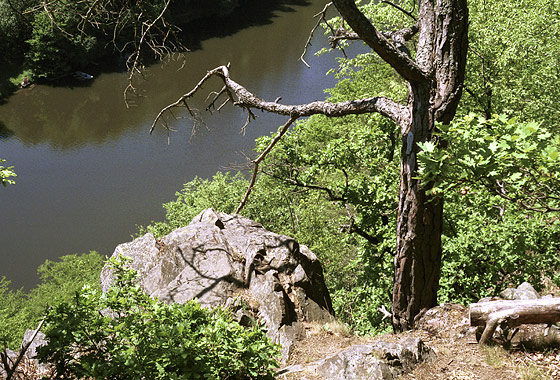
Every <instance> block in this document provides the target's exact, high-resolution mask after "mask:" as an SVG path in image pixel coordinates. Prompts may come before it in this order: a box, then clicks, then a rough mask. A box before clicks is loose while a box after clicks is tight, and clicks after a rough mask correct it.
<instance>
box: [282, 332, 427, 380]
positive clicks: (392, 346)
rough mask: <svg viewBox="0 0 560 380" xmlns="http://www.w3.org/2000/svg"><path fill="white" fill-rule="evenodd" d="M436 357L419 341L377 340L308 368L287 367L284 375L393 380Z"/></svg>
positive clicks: (346, 379) (322, 360) (317, 362)
mask: <svg viewBox="0 0 560 380" xmlns="http://www.w3.org/2000/svg"><path fill="white" fill-rule="evenodd" d="M433 358H435V353H434V351H433V350H432V349H431V348H429V347H427V346H426V345H424V344H423V343H422V341H421V340H420V339H417V338H408V339H403V340H401V341H399V342H397V343H395V342H384V341H378V342H374V343H367V344H360V345H354V346H351V347H349V348H347V349H345V350H343V351H340V352H338V353H336V354H333V355H331V356H329V357H327V358H325V359H321V360H318V361H315V362H312V363H309V364H306V365H296V366H292V367H287V368H285V369H283V370H282V371H281V374H285V375H293V374H297V375H299V376H298V377H301V378H304V377H305V376H306V375H309V376H313V377H317V376H320V377H321V378H322V379H325V380H348V379H352V380H392V379H396V378H397V377H399V376H400V375H402V374H403V373H408V372H410V371H412V370H413V369H414V368H415V367H416V366H417V365H418V364H419V363H421V362H424V361H429V360H432V359H433Z"/></svg>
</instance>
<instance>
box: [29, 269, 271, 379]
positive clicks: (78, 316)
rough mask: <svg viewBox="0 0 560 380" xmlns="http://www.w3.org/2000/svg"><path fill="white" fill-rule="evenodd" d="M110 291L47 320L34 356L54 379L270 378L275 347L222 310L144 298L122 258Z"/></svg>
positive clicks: (86, 294) (87, 291)
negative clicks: (41, 344) (48, 366)
mask: <svg viewBox="0 0 560 380" xmlns="http://www.w3.org/2000/svg"><path fill="white" fill-rule="evenodd" d="M109 263H110V265H111V266H112V268H113V274H114V278H115V282H114V285H113V286H112V287H111V288H109V290H108V291H107V292H106V293H101V292H99V291H98V290H94V289H91V288H89V287H86V288H84V289H83V290H82V291H80V292H78V293H77V294H76V296H75V298H74V299H73V300H72V301H71V302H67V303H61V304H59V305H56V306H55V307H53V308H52V309H51V310H50V311H49V313H48V315H47V318H46V322H45V328H44V331H45V334H46V339H47V342H48V343H47V345H46V346H44V347H42V348H40V349H39V350H38V357H39V358H40V360H42V361H48V362H51V363H53V364H54V365H55V367H56V371H57V373H56V377H55V378H56V379H79V378H93V379H123V378H124V379H141V378H148V379H216V380H218V379H226V378H230V379H273V378H274V369H275V368H276V367H277V363H276V359H275V358H276V357H278V355H279V347H278V346H277V345H274V344H271V343H270V341H269V340H268V338H267V337H266V334H265V332H264V330H263V329H261V328H260V327H259V326H253V327H252V328H250V329H244V328H243V327H241V326H240V325H239V324H237V323H236V322H234V321H233V320H232V319H231V316H230V314H229V313H228V312H227V311H226V310H223V309H213V310H205V309H202V308H201V306H200V304H199V303H198V302H196V301H189V302H187V303H185V304H183V305H181V304H176V303H175V304H170V305H167V304H163V303H160V302H159V301H158V300H156V299H153V298H151V297H150V296H148V295H147V294H146V293H144V292H143V291H142V290H141V289H140V287H139V285H138V284H137V277H138V274H137V273H136V272H135V271H133V270H130V269H127V268H126V266H125V264H126V261H125V260H124V259H123V258H120V259H112V260H110V261H109Z"/></svg>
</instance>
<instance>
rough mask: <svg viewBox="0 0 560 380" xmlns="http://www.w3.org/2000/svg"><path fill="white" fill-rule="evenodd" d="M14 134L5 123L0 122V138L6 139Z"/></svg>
mask: <svg viewBox="0 0 560 380" xmlns="http://www.w3.org/2000/svg"><path fill="white" fill-rule="evenodd" d="M13 135H14V132H12V131H11V130H9V129H8V128H7V127H6V125H5V124H4V123H2V122H0V140H7V139H9V138H10V137H12V136H13Z"/></svg>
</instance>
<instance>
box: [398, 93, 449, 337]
mask: <svg viewBox="0 0 560 380" xmlns="http://www.w3.org/2000/svg"><path fill="white" fill-rule="evenodd" d="M410 87H411V89H410V93H411V94H412V96H411V98H410V101H409V103H410V104H409V107H410V109H411V110H412V111H411V114H412V115H413V116H412V120H411V124H410V127H409V128H408V129H407V130H405V131H404V132H406V133H403V136H402V140H403V143H402V150H401V180H400V189H399V206H398V207H399V208H398V214H397V246H396V254H395V259H394V268H395V278H394V284H393V328H394V329H395V331H404V330H409V329H411V328H413V327H414V318H415V317H416V316H417V315H418V314H419V313H420V312H421V311H422V310H423V309H428V308H431V307H433V306H435V305H437V291H438V285H439V276H440V268H441V234H442V230H443V224H442V217H443V200H442V199H441V198H440V197H433V196H430V194H426V190H425V188H426V187H428V186H423V184H422V183H420V181H419V180H417V179H415V177H416V171H417V160H416V154H417V153H418V150H419V149H418V146H417V144H416V143H417V142H419V141H420V142H426V141H430V140H431V138H432V132H433V130H434V127H435V124H434V116H433V110H432V109H431V108H430V107H429V105H430V104H433V100H432V99H430V97H431V91H430V89H429V88H428V87H427V86H410Z"/></svg>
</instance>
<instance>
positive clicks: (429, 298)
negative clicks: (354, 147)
mask: <svg viewBox="0 0 560 380" xmlns="http://www.w3.org/2000/svg"><path fill="white" fill-rule="evenodd" d="M384 2H385V3H389V4H391V5H393V6H395V7H398V8H400V7H399V6H398V4H392V3H390V2H389V1H384ZM332 3H334V5H335V7H336V8H337V9H338V11H339V13H340V14H341V16H342V18H343V19H344V21H345V23H346V24H347V25H349V26H350V27H351V29H352V30H346V29H344V27H342V26H341V28H339V29H338V30H336V31H335V30H333V36H332V37H331V38H330V40H331V43H332V44H333V45H336V43H337V41H338V40H342V39H352V40H356V39H360V40H363V41H364V42H365V43H366V44H367V45H368V46H369V47H371V48H372V49H373V50H374V51H375V52H376V53H377V54H378V55H379V56H380V57H381V58H382V59H383V60H385V61H386V62H387V63H389V64H390V65H391V66H392V67H393V68H394V70H395V71H396V72H397V73H398V74H399V75H401V76H402V77H403V79H404V80H406V81H407V82H408V88H409V96H408V102H407V104H399V103H398V102H396V101H394V100H392V99H389V98H385V97H373V98H368V99H357V100H354V101H347V102H340V103H329V102H313V103H308V104H304V105H283V104H280V103H277V102H267V101H265V100H263V99H260V98H258V97H257V96H255V95H254V94H252V93H251V92H249V91H248V90H247V89H245V88H244V87H243V86H241V85H240V84H238V83H236V82H235V81H233V80H232V79H231V78H230V76H229V68H228V67H227V66H221V67H218V68H216V69H214V70H212V71H209V72H208V73H207V75H206V76H205V77H204V78H203V79H202V80H201V81H200V82H199V83H198V84H197V85H196V86H195V87H194V89H193V90H191V91H190V92H189V93H187V94H185V95H183V96H181V98H179V100H177V101H176V102H175V103H173V104H171V105H169V106H167V107H166V108H164V109H163V110H162V111H161V112H160V114H159V115H158V116H157V117H156V119H155V121H154V123H153V125H152V129H153V128H154V126H155V125H156V123H157V122H158V121H159V120H163V119H162V117H163V114H164V113H165V112H166V111H168V110H169V109H171V108H173V107H180V106H182V107H187V109H188V110H189V112H191V114H192V111H191V109H190V107H189V106H188V100H189V99H190V98H191V97H192V96H193V95H194V94H195V93H196V92H198V91H199V90H200V88H201V87H202V85H203V84H204V83H205V82H206V81H207V80H208V79H209V78H210V77H212V76H218V77H219V78H221V79H222V81H223V84H224V86H223V88H222V90H221V91H219V92H218V93H216V96H215V97H214V99H213V100H212V101H211V104H210V106H211V107H212V106H214V105H215V104H217V101H218V99H219V98H220V97H222V96H225V97H226V100H225V102H224V103H222V104H221V105H220V106H218V107H216V108H218V109H219V108H220V107H223V106H224V105H225V103H227V102H232V103H233V104H234V105H235V106H238V107H241V108H243V109H245V110H247V111H248V119H247V122H249V121H250V120H251V119H252V118H254V115H253V113H252V111H251V110H252V109H260V110H264V111H268V112H273V113H276V114H280V115H286V116H288V117H289V119H288V120H287V122H286V124H284V126H283V127H282V128H281V129H280V131H279V133H278V135H277V136H276V137H275V138H274V139H273V140H272V142H271V144H270V145H269V146H268V147H267V148H266V150H265V151H264V152H263V154H261V156H259V157H258V158H257V159H256V160H255V161H254V164H255V170H254V174H253V179H252V181H251V186H250V187H249V190H248V192H247V194H246V196H245V198H244V199H243V201H242V203H241V205H240V208H241V207H243V205H244V203H245V201H246V200H247V196H248V195H249V193H250V190H251V188H252V186H253V184H254V181H255V178H256V174H257V170H258V164H259V163H260V162H261V161H262V159H263V158H264V156H266V153H268V152H269V151H270V150H271V149H272V148H273V147H274V144H276V142H277V141H278V140H279V139H280V138H281V137H282V135H283V134H284V133H285V132H286V131H287V130H288V128H289V127H290V125H291V124H292V123H293V122H294V121H295V120H297V119H298V118H300V117H305V116H310V115H313V114H324V115H327V116H344V115H350V114H362V113H371V112H377V113H380V114H382V115H384V116H386V117H388V118H390V119H392V120H393V121H394V122H395V123H397V124H398V125H399V126H400V129H401V138H402V142H403V144H402V151H401V180H400V192H399V206H398V216H397V218H398V220H397V247H396V253H395V278H394V280H395V281H394V289H393V308H392V312H393V327H394V329H395V330H396V331H403V330H408V329H411V328H413V327H414V318H415V317H416V316H417V315H418V314H419V313H421V311H422V310H424V309H427V308H430V307H432V306H435V305H436V304H437V300H436V295H437V290H438V285H439V274H440V267H441V234H442V213H443V202H442V200H441V198H437V197H433V196H430V194H426V191H425V189H426V188H429V186H426V184H423V183H421V181H420V180H418V179H416V177H417V175H416V173H417V170H418V165H417V159H416V154H417V153H418V151H419V147H418V145H417V143H418V142H426V141H434V136H433V132H434V129H435V123H436V122H442V123H449V122H450V121H451V120H452V119H453V117H454V116H455V112H456V109H457V105H458V103H459V100H460V98H461V94H462V85H463V79H464V73H465V66H466V57H467V27H468V9H467V1H466V0H418V1H417V6H418V8H417V9H418V18H417V20H416V18H414V16H413V15H412V14H411V13H409V12H405V13H407V14H408V15H409V16H411V18H414V23H413V25H411V26H410V27H409V28H405V29H402V30H396V31H393V32H386V31H384V32H381V31H380V30H378V29H377V28H376V27H375V26H374V25H373V24H372V23H371V22H370V21H369V20H368V19H367V18H366V17H365V16H364V14H363V13H362V12H361V11H360V10H359V9H358V7H357V6H356V3H355V0H333V2H332ZM323 17H324V12H323ZM343 25H344V24H343ZM412 38H416V41H415V45H416V52H415V54H414V55H413V54H411V53H410V52H409V50H408V48H407V42H409V41H411V40H412ZM211 107H209V108H211ZM193 116H194V115H193Z"/></svg>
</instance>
